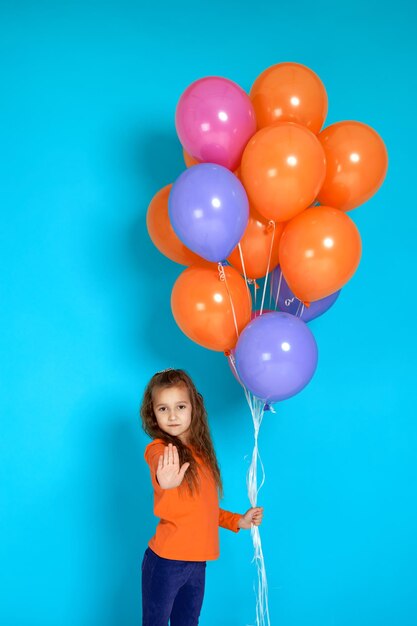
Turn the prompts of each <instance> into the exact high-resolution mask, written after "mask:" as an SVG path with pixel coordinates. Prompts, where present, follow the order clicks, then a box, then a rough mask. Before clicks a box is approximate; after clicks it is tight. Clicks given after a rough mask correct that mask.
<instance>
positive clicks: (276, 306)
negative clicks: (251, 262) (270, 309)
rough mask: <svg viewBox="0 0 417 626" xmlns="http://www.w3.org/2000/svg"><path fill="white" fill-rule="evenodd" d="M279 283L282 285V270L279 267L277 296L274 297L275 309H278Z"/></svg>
mask: <svg viewBox="0 0 417 626" xmlns="http://www.w3.org/2000/svg"><path fill="white" fill-rule="evenodd" d="M281 283H282V269H281V267H280V268H279V281H278V289H277V295H276V297H275V309H277V308H278V299H279V292H280V291H281Z"/></svg>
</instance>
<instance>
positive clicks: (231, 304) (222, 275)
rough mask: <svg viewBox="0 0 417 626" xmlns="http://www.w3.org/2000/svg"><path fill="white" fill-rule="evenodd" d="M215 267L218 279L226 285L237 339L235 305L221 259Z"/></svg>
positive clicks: (237, 329)
mask: <svg viewBox="0 0 417 626" xmlns="http://www.w3.org/2000/svg"><path fill="white" fill-rule="evenodd" d="M217 267H218V270H219V277H220V280H222V281H224V284H225V285H226V290H227V295H228V296H229V300H230V306H231V307H232V313H233V321H234V324H235V330H236V336H237V338H238V339H239V328H238V325H237V320H236V313H235V307H234V306H233V300H232V296H231V295H230V291H229V286H228V284H227V278H226V272H225V271H224V267H223V265H222V263H221V261H220V262H219V263H218V265H217Z"/></svg>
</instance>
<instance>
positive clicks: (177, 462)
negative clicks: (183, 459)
mask: <svg viewBox="0 0 417 626" xmlns="http://www.w3.org/2000/svg"><path fill="white" fill-rule="evenodd" d="M173 461H174V464H175V465H179V462H180V457H179V455H178V450H177V446H174V450H173Z"/></svg>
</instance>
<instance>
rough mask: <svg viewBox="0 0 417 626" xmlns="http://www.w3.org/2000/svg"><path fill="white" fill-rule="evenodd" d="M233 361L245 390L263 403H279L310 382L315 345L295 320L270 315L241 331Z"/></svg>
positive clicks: (298, 321)
mask: <svg viewBox="0 0 417 626" xmlns="http://www.w3.org/2000/svg"><path fill="white" fill-rule="evenodd" d="M235 358H236V369H237V372H238V374H239V377H240V379H241V381H242V383H243V384H244V385H245V387H247V389H249V391H251V392H252V393H253V394H254V395H255V396H256V397H258V398H260V399H261V400H264V402H268V403H270V402H279V401H280V400H286V399H287V398H290V397H291V396H294V395H295V394H296V393H298V392H299V391H301V389H303V388H304V387H305V386H306V385H307V383H309V382H310V380H311V378H312V377H313V374H314V372H315V370H316V367H317V344H316V340H315V339H314V336H313V333H312V332H311V330H310V329H309V328H308V326H307V325H306V324H305V323H304V322H303V321H302V320H300V319H299V318H298V317H295V316H294V315H290V314H289V313H280V312H272V313H267V314H266V315H261V316H259V317H256V318H255V319H254V320H253V321H252V322H249V324H248V325H247V326H246V327H245V328H244V330H243V331H242V333H241V335H240V337H239V339H238V342H237V345H236V351H235Z"/></svg>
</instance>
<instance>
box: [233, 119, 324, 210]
mask: <svg viewBox="0 0 417 626" xmlns="http://www.w3.org/2000/svg"><path fill="white" fill-rule="evenodd" d="M240 175H241V179H242V182H243V185H244V187H245V189H246V192H247V194H248V196H249V200H250V202H251V204H252V205H253V207H254V208H255V209H256V210H257V211H258V212H259V213H261V215H263V216H264V217H266V218H268V219H271V220H274V222H285V221H287V220H289V219H291V218H292V217H294V216H295V215H297V213H300V212H301V211H303V210H304V209H305V208H306V207H308V206H309V205H310V204H311V203H312V202H313V200H314V199H315V198H316V197H317V194H318V192H319V190H320V188H321V186H322V184H323V181H324V177H325V175H326V159H325V156H324V150H323V147H322V146H321V144H320V142H319V140H318V139H317V137H316V136H315V135H314V134H313V133H312V132H311V131H310V130H308V128H305V127H304V126H300V125H299V124H294V123H292V122H282V123H278V124H275V125H274V126H268V128H263V129H262V130H260V131H258V132H257V133H256V134H255V135H254V136H253V137H252V138H251V139H250V140H249V141H248V143H247V145H246V148H245V151H244V153H243V157H242V163H241V167H240Z"/></svg>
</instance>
